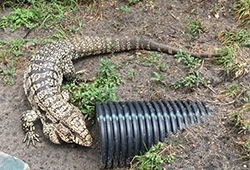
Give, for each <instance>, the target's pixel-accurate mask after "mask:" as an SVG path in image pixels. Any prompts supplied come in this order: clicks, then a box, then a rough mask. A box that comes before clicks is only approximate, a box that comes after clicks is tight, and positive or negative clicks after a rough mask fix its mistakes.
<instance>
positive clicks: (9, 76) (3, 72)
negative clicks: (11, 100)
mask: <svg viewBox="0 0 250 170" xmlns="http://www.w3.org/2000/svg"><path fill="white" fill-rule="evenodd" d="M15 65H16V62H15V61H14V60H12V62H11V63H9V64H7V65H6V68H5V69H2V68H0V77H1V78H2V81H3V83H4V84H5V85H13V84H14V79H13V78H14V77H15V75H16V72H15V70H14V67H15Z"/></svg>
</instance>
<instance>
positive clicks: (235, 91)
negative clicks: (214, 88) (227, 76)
mask: <svg viewBox="0 0 250 170" xmlns="http://www.w3.org/2000/svg"><path fill="white" fill-rule="evenodd" d="M241 90H242V89H241V88H240V87H239V85H238V84H237V85H231V86H229V87H227V88H226V89H225V90H224V91H222V92H221V93H222V94H229V95H231V96H237V95H239V93H241Z"/></svg>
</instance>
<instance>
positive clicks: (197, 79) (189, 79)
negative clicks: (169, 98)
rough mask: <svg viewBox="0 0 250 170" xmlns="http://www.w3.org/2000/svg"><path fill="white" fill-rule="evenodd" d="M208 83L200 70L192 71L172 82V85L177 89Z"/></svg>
mask: <svg viewBox="0 0 250 170" xmlns="http://www.w3.org/2000/svg"><path fill="white" fill-rule="evenodd" d="M206 84H207V83H206V80H205V79H204V77H202V76H201V73H200V72H199V71H190V72H189V73H188V75H187V76H185V77H182V78H181V80H179V81H177V82H174V83H172V86H173V87H174V88H175V89H178V88H181V87H187V88H189V89H192V88H196V87H199V86H202V85H206Z"/></svg>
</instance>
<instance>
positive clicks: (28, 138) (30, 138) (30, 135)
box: [23, 132, 40, 146]
mask: <svg viewBox="0 0 250 170" xmlns="http://www.w3.org/2000/svg"><path fill="white" fill-rule="evenodd" d="M25 142H27V143H26V145H27V146H29V145H30V143H32V145H33V146H35V145H36V142H40V140H39V135H38V134H36V133H34V132H27V133H26V135H25V137H24V139H23V143H25Z"/></svg>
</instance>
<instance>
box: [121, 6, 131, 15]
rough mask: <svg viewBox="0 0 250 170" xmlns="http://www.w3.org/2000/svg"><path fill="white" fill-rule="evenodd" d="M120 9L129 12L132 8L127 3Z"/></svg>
mask: <svg viewBox="0 0 250 170" xmlns="http://www.w3.org/2000/svg"><path fill="white" fill-rule="evenodd" d="M120 9H121V11H122V12H124V13H128V12H129V11H130V8H129V7H128V6H127V5H123V6H121V7H120Z"/></svg>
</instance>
